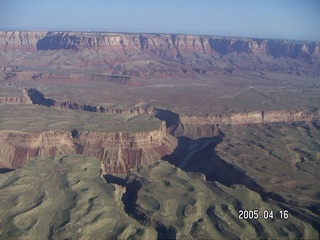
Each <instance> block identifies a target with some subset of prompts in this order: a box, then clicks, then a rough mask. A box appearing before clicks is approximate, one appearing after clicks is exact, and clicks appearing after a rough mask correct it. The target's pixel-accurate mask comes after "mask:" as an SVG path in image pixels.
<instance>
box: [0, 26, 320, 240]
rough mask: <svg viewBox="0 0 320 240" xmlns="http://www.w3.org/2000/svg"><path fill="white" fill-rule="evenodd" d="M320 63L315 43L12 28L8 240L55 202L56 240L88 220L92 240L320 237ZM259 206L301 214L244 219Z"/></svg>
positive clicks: (2, 185) (7, 101)
mask: <svg viewBox="0 0 320 240" xmlns="http://www.w3.org/2000/svg"><path fill="white" fill-rule="evenodd" d="M319 69H320V43H318V42H304V41H288V40H277V39H258V38H235V37H221V36H202V35H183V34H153V33H150V34H145V33H144V34H140V33H103V32H46V31H0V173H1V174H0V177H1V178H0V192H1V198H2V199H3V202H7V201H8V202H14V203H17V204H16V205H15V206H11V207H10V206H8V207H6V208H5V209H7V210H6V216H9V217H5V219H7V220H8V221H7V220H6V221H5V225H4V226H7V227H6V228H7V229H10V231H9V230H8V231H6V232H4V231H3V230H2V227H0V237H1V236H9V237H10V236H11V237H16V236H18V237H19V236H20V237H21V236H25V235H19V234H20V233H21V234H24V233H25V232H28V233H30V232H29V230H30V229H32V231H33V230H34V229H35V228H37V225H38V224H39V222H38V219H40V218H42V216H39V217H38V216H36V217H34V216H35V215H33V209H35V210H36V209H39V208H43V207H44V206H50V209H51V207H52V209H57V211H58V214H60V215H61V216H63V217H64V218H65V219H67V220H61V219H62V218H61V219H60V218H59V219H60V220H61V221H60V220H57V219H56V220H55V218H56V217H53V218H52V219H51V220H50V221H51V222H50V224H47V225H48V226H49V225H50V229H47V231H46V233H45V235H43V236H44V238H46V237H47V238H52V237H53V236H54V237H57V238H66V237H67V236H70V234H71V233H72V232H75V231H77V229H78V227H77V224H76V223H77V222H78V220H77V218H78V217H77V216H82V218H83V219H87V220H88V221H87V220H86V223H84V222H81V225H83V226H84V225H86V224H88V226H90V227H88V232H90V234H89V233H88V235H86V236H93V237H96V236H97V235H95V234H97V232H96V230H95V229H99V234H100V235H99V236H105V238H110V237H114V238H116V237H117V236H118V237H119V236H122V237H123V236H127V237H126V238H130V236H131V237H132V236H138V237H139V236H140V237H141V236H143V237H146V238H147V237H148V236H149V237H150V236H151V237H150V238H152V239H156V238H180V237H181V238H204V237H207V238H209V237H212V236H215V237H217V238H221V239H225V238H236V237H237V234H242V236H244V237H246V238H251V236H255V237H256V238H268V237H273V236H275V237H279V236H281V237H292V238H308V237H311V238H317V237H318V236H319V233H320V230H319V229H320V220H319V214H320V212H319V204H320V202H319V200H318V199H319V186H320V182H319V171H320V168H319V137H320V134H319V129H320V128H319V121H320V110H319V106H320V97H319V96H320V83H319V76H320V70H319ZM49 176H53V178H54V179H55V181H52V179H50V177H49ZM89 178H90V179H89ZM37 179H38V180H37ZM39 179H40V180H39ZM29 182H30V183H29ZM92 183H94V184H92ZM21 184H22V185H21ZM24 184H27V185H28V184H29V185H32V189H33V190H32V191H33V192H34V193H35V194H34V195H33V196H31V197H30V199H32V201H33V202H34V203H35V204H34V205H35V206H33V205H32V206H33V207H32V208H31V210H30V206H29V205H30V203H29V205H24V204H23V202H27V203H28V202H29V201H28V200H27V201H26V200H25V197H26V196H27V193H25V192H23V191H22V192H21V190H22V189H28V187H26V185H24ZM21 186H24V187H21ZM90 186H92V189H91V187H90ZM39 189H40V190H39ZM106 189H107V191H106ZM15 190H17V191H15ZM56 193H57V199H60V200H59V201H62V203H63V204H61V206H55V207H53V205H52V204H53V203H52V202H54V201H52V199H54V197H52V196H55V194H56ZM21 194H22V195H21ZM170 194H171V195H173V196H175V199H173V198H172V197H170V196H171V195H170ZM20 195H21V197H20ZM60 195H61V196H62V195H63V196H67V198H66V199H67V200H64V199H65V198H64V197H62V198H60V197H61V196H60ZM169 195H170V196H169ZM61 199H63V200H61ZM95 199H97V200H95ZM105 199H108V202H105ZM83 206H85V208H86V210H85V211H83ZM258 206H260V207H258ZM261 206H262V207H261ZM20 208H21V209H24V210H21V209H20ZM111 208H112V209H111ZM255 208H259V210H261V212H262V211H263V210H266V209H273V210H274V211H280V209H282V210H283V209H286V210H288V211H289V214H290V219H289V220H286V222H285V221H284V220H279V219H277V220H275V219H273V220H270V219H269V220H266V221H268V223H266V221H262V220H260V219H258V220H249V219H247V220H246V221H240V220H239V219H238V212H239V210H240V209H255ZM46 209H47V208H46ZM101 209H103V211H104V212H101V211H102V210H101ZM110 209H111V210H110ZM115 209H116V212H117V213H116V214H115ZM11 210H12V212H11ZM15 211H18V214H16V212H15ZM21 211H22V212H23V213H21V214H20V212H21ZM73 211H76V213H74V212H73ZM42 212H43V211H42ZM83 212H85V213H83ZM109 213H110V214H109ZM50 214H51V213H50ZM0 215H1V213H0ZM10 216H11V217H10ZM29 216H31V218H30V217H29ZM32 216H33V217H32ZM89 216H90V217H89ZM105 216H114V221H111V220H110V221H109V220H108V219H113V218H110V217H109V218H108V217H107V218H106V217H105ZM27 217H28V219H37V220H35V221H33V220H32V221H31V220H30V221H29V220H26V221H24V222H25V223H24V224H21V222H22V221H21V219H22V220H23V219H27ZM11 218H12V219H14V221H11V220H10V219H11ZM88 218H89V219H88ZM9 220H10V221H9ZM122 221H124V222H122ZM55 222H59V224H60V225H59V226H60V227H57V226H56V225H55ZM229 222H230V223H232V224H231V225H230V224H229ZM284 222H285V224H284ZM18 223H19V224H18ZM86 226H87V225H86ZM111 226H112V227H111ZM91 227H92V228H91ZM102 227H103V228H105V229H108V233H107V232H105V231H104V230H101V228H102ZM44 228H46V226H44ZM13 229H19V231H20V232H19V231H18V232H19V233H15V231H14V230H13ZM61 229H62V230H61ZM244 229H246V230H245V232H246V233H243V232H244ZM89 230H90V231H89ZM78 233H79V231H78V232H77V234H78ZM249 233H253V235H250V234H249ZM15 234H18V235H15ZM81 234H87V233H81ZM81 234H80V233H79V235H77V236H79V237H81V236H83V235H81ZM243 234H244V235H243Z"/></svg>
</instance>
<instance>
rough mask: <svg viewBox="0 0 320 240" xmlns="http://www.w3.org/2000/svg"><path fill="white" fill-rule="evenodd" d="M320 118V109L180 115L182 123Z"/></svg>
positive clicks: (249, 122)
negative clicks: (312, 110)
mask: <svg viewBox="0 0 320 240" xmlns="http://www.w3.org/2000/svg"><path fill="white" fill-rule="evenodd" d="M319 119H320V111H319V110H318V111H314V112H310V111H304V110H301V111H298V110H297V111H285V110H281V111H253V112H248V113H233V114H221V115H213V116H180V122H181V124H200V125H205V124H219V125H246V124H265V123H273V122H286V123H290V122H298V121H307V122H312V121H315V120H319Z"/></svg>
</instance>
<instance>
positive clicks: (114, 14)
mask: <svg viewBox="0 0 320 240" xmlns="http://www.w3.org/2000/svg"><path fill="white" fill-rule="evenodd" d="M0 29H5V30H6V29H13V30H20V29H22V30H23V29H44V30H92V31H117V32H161V33H194V34H206V35H228V36H230V35H231V36H244V37H246V36H249V37H251V36H253V37H266V38H286V39H298V40H316V41H320V0H197V1H196V0H193V1H191V0H157V1H154V0H77V1H74V0H50V1H49V0H38V1H36V0H0Z"/></svg>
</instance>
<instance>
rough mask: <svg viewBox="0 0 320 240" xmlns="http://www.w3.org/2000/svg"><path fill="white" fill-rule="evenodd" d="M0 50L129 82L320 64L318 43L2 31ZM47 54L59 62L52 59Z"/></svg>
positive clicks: (287, 69)
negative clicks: (68, 55)
mask: <svg viewBox="0 0 320 240" xmlns="http://www.w3.org/2000/svg"><path fill="white" fill-rule="evenodd" d="M0 49H2V52H3V53H6V52H12V51H15V52H16V51H19V52H22V53H25V54H26V55H28V58H27V59H26V61H25V62H24V63H23V64H24V65H26V66H28V67H30V66H32V65H33V64H32V61H36V60H38V59H42V60H41V61H44V62H43V63H41V64H43V65H45V66H48V65H54V67H55V68H56V67H59V68H65V67H66V66H68V68H70V67H71V68H73V69H78V68H81V69H82V68H83V67H86V68H88V66H90V67H92V68H93V69H102V70H104V71H107V72H108V73H110V74H111V75H117V76H131V77H161V78H166V77H172V76H181V75H186V74H191V75H194V74H209V73H216V72H219V71H224V72H227V73H232V72H233V69H234V68H235V69H244V70H250V69H251V70H257V69H259V70H265V69H267V70H270V71H280V72H290V73H297V74H302V73H305V74H316V75H319V72H318V71H314V69H305V68H303V67H305V64H314V63H316V64H319V62H320V43H317V42H301V41H300V42H298V41H284V40H273V39H257V38H235V37H218V36H199V35H178V34H130V33H128V34H124V33H99V32H35V31H29V32H28V31H22V32H19V31H15V32H0ZM46 51H49V52H50V53H53V52H54V54H55V55H56V56H60V57H55V56H52V57H50V56H48V55H47V54H46ZM65 51H68V52H72V56H71V57H66V54H65ZM51 55H52V54H51ZM235 56H240V57H238V58H237V57H235ZM282 59H287V60H288V61H289V62H288V64H287V65H283V62H277V63H274V62H270V61H272V60H282ZM292 61H294V62H295V64H294V65H293V64H292ZM169 62H170V64H168V63H169ZM244 62H245V63H246V64H244ZM297 62H299V64H298V65H297ZM20 63H21V62H20V60H19V64H20ZM5 64H9V62H7V63H5ZM10 64H12V61H11V62H10ZM37 64H39V62H37ZM37 66H38V65H37ZM5 67H6V66H5ZM39 77H43V78H46V76H39ZM80 78H81V76H80Z"/></svg>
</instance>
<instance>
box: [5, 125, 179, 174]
mask: <svg viewBox="0 0 320 240" xmlns="http://www.w3.org/2000/svg"><path fill="white" fill-rule="evenodd" d="M176 144H177V143H176V139H175V138H173V137H172V136H170V135H168V134H167V130H166V126H165V123H163V124H162V126H161V128H160V129H158V130H154V131H150V132H139V133H124V132H119V133H103V132H78V131H77V130H73V131H72V132H54V131H48V132H41V133H25V132H15V131H1V132H0V146H1V147H0V167H1V168H9V169H16V168H21V167H22V166H23V165H24V164H25V163H26V161H28V160H29V159H30V158H32V157H47V156H57V155H71V154H81V155H84V156H92V157H95V158H98V159H100V160H101V162H102V166H103V167H102V168H103V172H104V173H126V172H128V170H129V169H131V168H139V167H141V166H144V165H147V164H150V163H152V162H154V161H156V160H159V159H161V157H163V156H165V155H168V154H170V153H171V152H172V151H173V149H174V148H175V147H176Z"/></svg>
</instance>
